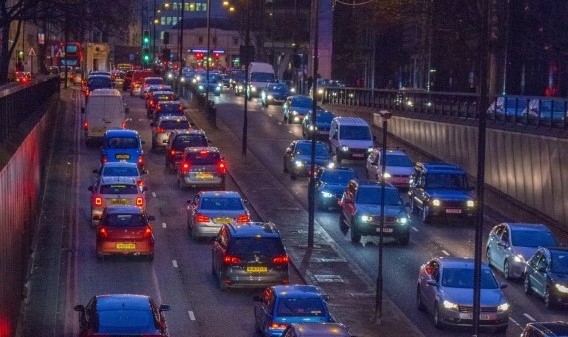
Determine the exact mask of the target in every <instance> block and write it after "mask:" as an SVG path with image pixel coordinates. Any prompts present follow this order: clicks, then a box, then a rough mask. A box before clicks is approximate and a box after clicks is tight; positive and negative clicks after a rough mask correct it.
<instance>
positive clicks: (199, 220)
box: [195, 214, 210, 222]
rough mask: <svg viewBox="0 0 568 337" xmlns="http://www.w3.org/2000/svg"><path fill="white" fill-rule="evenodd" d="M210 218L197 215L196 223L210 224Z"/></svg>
mask: <svg viewBox="0 0 568 337" xmlns="http://www.w3.org/2000/svg"><path fill="white" fill-rule="evenodd" d="M209 221H210V220H209V217H208V216H207V215H203V214H196V215H195V222H209Z"/></svg>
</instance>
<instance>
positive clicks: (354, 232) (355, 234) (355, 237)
mask: <svg viewBox="0 0 568 337" xmlns="http://www.w3.org/2000/svg"><path fill="white" fill-rule="evenodd" d="M351 242H353V243H359V242H361V234H359V232H358V231H357V229H356V228H355V225H353V226H351Z"/></svg>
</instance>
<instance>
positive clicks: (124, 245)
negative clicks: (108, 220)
mask: <svg viewBox="0 0 568 337" xmlns="http://www.w3.org/2000/svg"><path fill="white" fill-rule="evenodd" d="M116 249H124V250H131V249H136V244H135V243H117V244H116Z"/></svg>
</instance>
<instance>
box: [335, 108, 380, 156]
mask: <svg viewBox="0 0 568 337" xmlns="http://www.w3.org/2000/svg"><path fill="white" fill-rule="evenodd" d="M328 139H329V146H330V148H331V151H332V153H333V155H335V161H336V162H337V163H338V164H341V162H342V161H343V160H344V159H354V160H366V159H367V157H368V156H369V154H370V153H371V152H372V151H373V142H374V140H375V136H374V135H373V133H372V131H371V126H370V125H369V123H367V121H365V120H364V119H363V118H360V117H350V116H339V117H335V118H333V120H332V121H331V127H330V129H329V136H328Z"/></svg>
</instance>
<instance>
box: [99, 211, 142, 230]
mask: <svg viewBox="0 0 568 337" xmlns="http://www.w3.org/2000/svg"><path fill="white" fill-rule="evenodd" d="M103 223H104V225H105V226H109V227H143V226H146V225H147V224H148V221H147V219H146V217H145V216H143V215H142V214H108V215H107V217H106V221H103Z"/></svg>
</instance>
